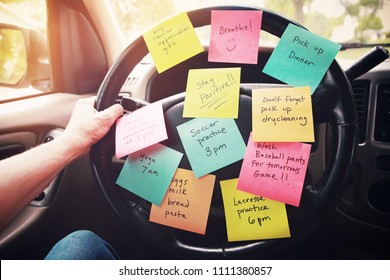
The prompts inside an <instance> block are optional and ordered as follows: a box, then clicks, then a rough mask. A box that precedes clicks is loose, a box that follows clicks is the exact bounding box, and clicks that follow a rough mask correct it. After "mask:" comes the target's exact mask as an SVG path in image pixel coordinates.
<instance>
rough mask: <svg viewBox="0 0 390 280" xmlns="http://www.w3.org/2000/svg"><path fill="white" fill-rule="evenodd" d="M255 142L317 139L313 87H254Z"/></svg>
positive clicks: (309, 140)
mask: <svg viewBox="0 0 390 280" xmlns="http://www.w3.org/2000/svg"><path fill="white" fill-rule="evenodd" d="M252 131H253V141H254V142H314V124H313V111H312V106H311V94H310V88H309V87H295V88H293V87H283V88H262V89H253V90H252Z"/></svg>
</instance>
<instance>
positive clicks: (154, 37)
mask: <svg viewBox="0 0 390 280" xmlns="http://www.w3.org/2000/svg"><path fill="white" fill-rule="evenodd" d="M143 37H144V40H145V43H146V45H147V47H148V49H149V52H150V55H151V56H152V58H153V61H154V64H155V66H156V68H157V71H158V72H159V73H161V72H163V71H165V70H167V69H169V68H171V67H173V66H175V65H177V64H179V63H180V62H183V61H184V60H186V59H188V58H190V57H192V56H194V55H196V54H198V53H201V52H203V51H204V48H203V46H202V44H201V42H200V40H199V37H198V36H197V34H196V32H195V29H194V27H193V25H192V23H191V20H190V19H189V17H188V15H187V13H184V12H183V13H180V14H177V15H175V16H173V17H171V18H169V19H167V20H165V21H163V22H161V23H159V24H157V25H156V26H154V27H153V28H151V29H150V30H148V31H147V32H145V33H144V34H143Z"/></svg>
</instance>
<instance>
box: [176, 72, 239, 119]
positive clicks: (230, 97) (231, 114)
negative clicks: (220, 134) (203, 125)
mask: <svg viewBox="0 0 390 280" xmlns="http://www.w3.org/2000/svg"><path fill="white" fill-rule="evenodd" d="M240 74H241V69H240V68H213V69H192V70H190V71H189V73H188V80H187V90H186V97H185V102H184V111H183V116H184V117H200V118H237V117H238V103H239V93H240Z"/></svg>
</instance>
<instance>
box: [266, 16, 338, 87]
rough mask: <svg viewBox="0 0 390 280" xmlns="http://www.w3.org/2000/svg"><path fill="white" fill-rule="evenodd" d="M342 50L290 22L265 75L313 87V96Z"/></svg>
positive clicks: (270, 59) (336, 45)
mask: <svg viewBox="0 0 390 280" xmlns="http://www.w3.org/2000/svg"><path fill="white" fill-rule="evenodd" d="M340 48H341V45H340V44H337V43H334V42H332V41H329V40H327V39H325V38H323V37H320V36H318V35H316V34H314V33H312V32H310V31H307V30H305V29H303V28H301V27H298V26H296V25H294V24H291V23H290V24H289V25H288V26H287V28H286V30H285V31H284V33H283V35H282V37H281V38H280V41H279V43H278V45H277V46H276V48H275V50H274V51H273V52H272V54H271V56H270V58H269V60H268V62H267V64H266V65H265V67H264V69H263V72H264V73H266V74H268V75H270V76H272V77H274V78H276V79H278V80H280V81H282V82H285V83H287V84H289V85H292V86H310V92H311V94H313V92H314V91H315V89H316V88H317V86H318V84H319V83H320V82H321V80H322V78H323V77H324V75H325V73H326V71H327V70H328V68H329V67H330V65H331V63H332V61H333V60H334V58H335V57H336V55H337V53H338V52H339V50H340Z"/></svg>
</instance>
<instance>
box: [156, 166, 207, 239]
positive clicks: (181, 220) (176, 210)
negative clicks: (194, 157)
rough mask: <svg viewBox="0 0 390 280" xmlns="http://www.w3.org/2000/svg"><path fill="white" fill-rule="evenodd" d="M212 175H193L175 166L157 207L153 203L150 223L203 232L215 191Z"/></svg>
mask: <svg viewBox="0 0 390 280" xmlns="http://www.w3.org/2000/svg"><path fill="white" fill-rule="evenodd" d="M214 182H215V176H214V175H211V174H210V175H205V176H203V177H201V178H195V176H194V173H193V172H192V171H190V170H186V169H181V168H178V169H177V171H176V173H175V176H174V177H173V179H172V182H171V184H170V185H169V188H168V191H167V193H166V195H165V197H164V200H163V202H162V203H161V205H160V206H157V205H155V204H152V208H151V210H150V218H149V220H150V221H151V222H155V223H158V224H163V225H166V226H170V227H174V228H178V229H183V230H187V231H191V232H195V233H199V234H205V232H206V225H207V220H208V216H209V211H210V204H211V197H212V194H213V190H214Z"/></svg>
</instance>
